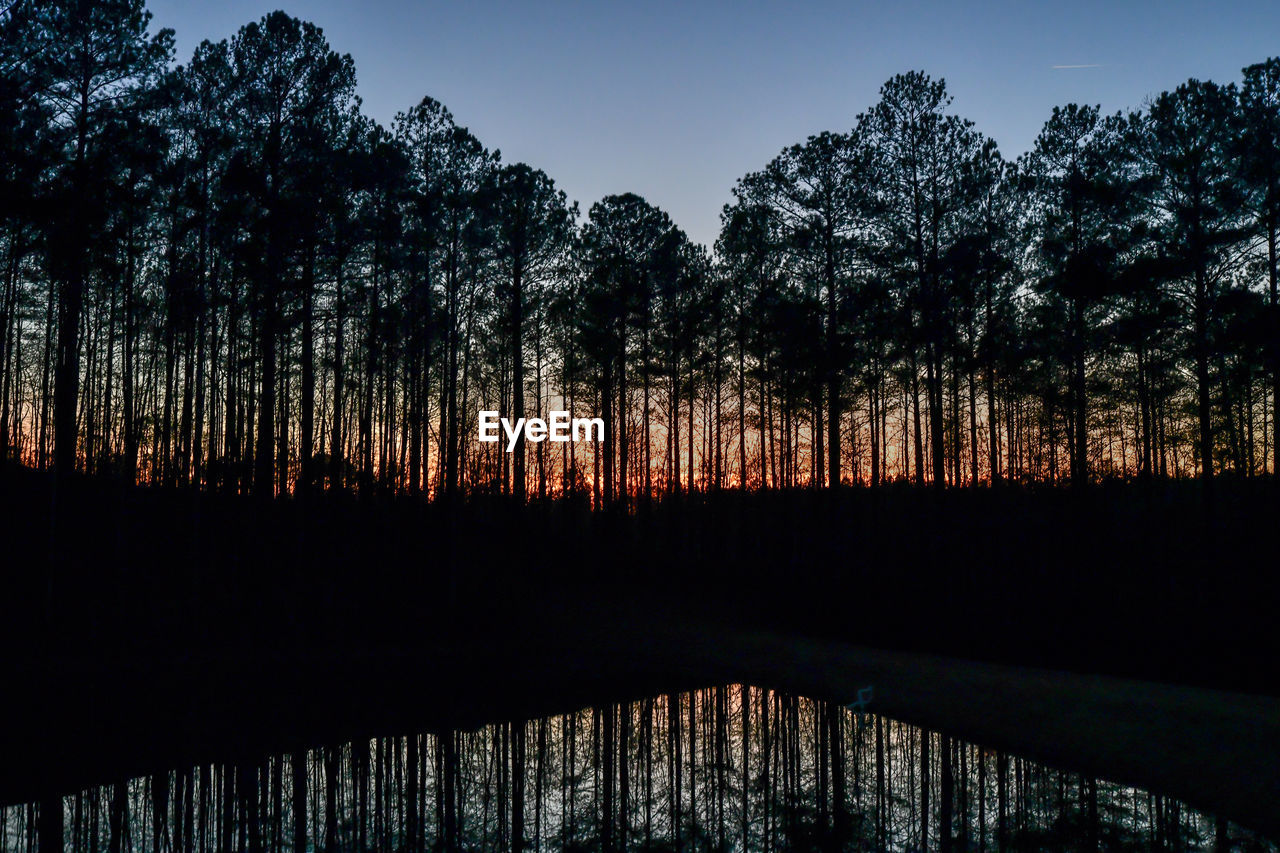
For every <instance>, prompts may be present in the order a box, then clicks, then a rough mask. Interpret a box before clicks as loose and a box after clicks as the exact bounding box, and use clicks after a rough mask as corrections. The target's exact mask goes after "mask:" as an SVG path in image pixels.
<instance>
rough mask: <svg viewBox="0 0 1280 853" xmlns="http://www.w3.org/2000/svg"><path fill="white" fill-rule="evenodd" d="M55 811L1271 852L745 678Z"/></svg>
mask: <svg viewBox="0 0 1280 853" xmlns="http://www.w3.org/2000/svg"><path fill="white" fill-rule="evenodd" d="M63 815H64V833H63V838H64V841H65V849H66V850H68V851H75V853H88V851H109V853H120V852H121V851H154V853H163V852H164V851H200V853H225V851H241V850H246V851H253V853H258V851H263V853H267V852H268V851H269V853H279V851H286V850H288V851H294V850H301V849H306V850H316V851H347V850H358V851H364V850H380V851H408V853H414V852H415V851H434V850H476V851H480V850H524V851H544V850H602V851H623V850H709V851H729V850H925V849H927V850H957V851H959V850H977V851H986V850H1002V849H1007V850H1170V851H1183V850H1241V851H1245V850H1268V851H1271V850H1276V849H1277V847H1276V846H1275V845H1272V844H1270V843H1267V842H1265V841H1263V840H1262V839H1260V838H1258V837H1257V836H1255V835H1253V834H1251V833H1249V832H1248V831H1246V830H1245V829H1243V828H1242V827H1239V826H1237V825H1235V824H1231V823H1228V822H1226V821H1218V820H1215V819H1214V817H1213V816H1211V815H1207V814H1203V813H1201V812H1198V811H1196V810H1195V809H1193V808H1190V807H1188V806H1187V805H1185V804H1183V803H1180V802H1178V801H1176V800H1173V799H1169V798H1166V797H1162V796H1160V795H1158V794H1154V793H1151V792H1148V791H1142V790H1138V789H1135V788H1132V787H1128V786H1124V785H1119V784H1114V783H1111V782H1108V781H1106V780H1102V779H1094V778H1089V777H1085V776H1081V775H1079V774H1074V773H1070V772H1066V771H1062V770H1058V769H1054V768H1052V767H1046V766H1044V765H1043V764H1038V763H1036V762H1033V761H1027V760H1023V759H1022V758H1020V757H1018V756H1015V755H1009V754H1005V753H1001V752H997V751H993V750H989V749H985V748H983V747H982V746H980V745H977V744H972V743H965V742H963V741H959V740H955V739H952V738H950V737H948V736H947V735H945V734H941V733H938V732H928V731H924V730H921V729H919V728H917V727H914V726H911V725H907V724H904V723H900V722H895V721H893V720H889V719H885V718H884V717H880V716H876V715H871V714H863V713H858V712H857V711H856V710H851V709H850V708H848V707H845V706H841V705H836V704H832V703H828V702H819V701H813V700H810V699H806V698H803V697H800V696H795V695H789V694H784V693H779V692H776V691H772V690H766V689H760V688H756V687H750V686H744V685H728V686H720V687H713V688H707V689H704V690H698V691H693V692H689V693H679V694H668V695H661V696H654V697H651V698H646V699H643V700H640V701H637V702H631V703H627V704H620V705H608V706H600V707H591V708H585V709H582V710H580V711H577V712H576V713H571V714H564V715H561V716H556V717H549V718H543V719H536V720H524V721H514V722H506V723H500V724H494V725H489V726H486V727H484V728H481V729H478V730H474V731H455V732H449V733H446V734H437V733H424V734H414V735H408V736H394V737H375V738H371V739H367V740H366V739H361V740H358V741H353V742H347V743H334V744H330V745H324V746H320V747H317V748H315V749H312V750H310V751H309V752H305V753H301V752H298V753H287V754H283V755H274V756H269V757H266V758H264V759H262V760H260V761H257V762H253V763H240V764H236V765H228V764H208V765H200V766H195V767H184V768H180V769H177V770H173V771H171V772H169V773H166V774H158V775H155V776H148V777H141V778H135V779H129V780H121V781H119V782H117V783H114V784H110V785H105V786H101V787H97V788H92V789H89V790H85V791H81V792H78V793H74V794H71V795H69V796H66V797H65V798H64V799H63ZM39 821H40V816H39V806H38V805H37V804H34V803H33V804H26V805H16V806H9V807H7V808H3V809H0V840H2V841H3V850H4V851H6V853H7V851H28V853H30V851H35V850H36V849H38V847H37V835H38V833H37V827H38V826H39ZM55 825H56V824H55Z"/></svg>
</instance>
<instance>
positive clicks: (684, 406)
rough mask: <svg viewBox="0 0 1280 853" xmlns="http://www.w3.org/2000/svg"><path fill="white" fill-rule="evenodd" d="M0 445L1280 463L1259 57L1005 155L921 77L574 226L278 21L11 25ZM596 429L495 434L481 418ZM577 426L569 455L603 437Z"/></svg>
mask: <svg viewBox="0 0 1280 853" xmlns="http://www.w3.org/2000/svg"><path fill="white" fill-rule="evenodd" d="M0 51H2V54H0V63H3V68H4V74H3V80H2V82H0V85H2V87H3V90H2V91H0V128H2V130H0V150H2V151H3V159H4V162H5V164H6V169H5V172H4V177H3V190H2V191H0V199H2V201H0V247H2V248H3V255H2V260H3V268H4V274H3V283H2V285H3V286H2V293H0V297H2V298H0V456H3V457H4V458H5V459H8V460H11V461H16V462H19V463H21V464H23V465H28V466H31V467H35V468H40V469H49V468H55V469H57V470H59V471H62V472H70V471H73V470H75V471H84V472H89V473H93V474H106V475H111V476H114V477H118V478H122V479H124V480H125V481H127V482H134V483H147V484H157V485H189V486H194V487H199V488H203V489H209V490H217V491H225V492H233V493H246V492H250V493H255V494H260V495H271V494H277V495H278V494H284V493H296V492H299V491H311V490H317V489H322V488H323V489H339V490H355V491H358V492H361V493H365V492H370V491H374V490H382V491H393V492H397V493H407V494H420V495H427V496H430V497H438V496H441V495H444V494H451V493H461V492H468V493H469V492H490V491H501V492H504V493H511V494H514V495H517V496H522V497H523V496H529V495H538V496H544V495H562V494H565V493H572V492H588V493H590V494H591V495H592V496H593V499H594V501H595V502H596V503H597V504H603V503H609V502H611V501H622V502H626V501H628V500H630V499H631V498H633V497H635V496H640V495H650V496H652V495H657V494H663V493H675V492H681V491H686V490H702V491H706V490H715V489H721V488H726V487H741V488H749V489H762V488H785V487H793V486H800V485H806V484H810V485H818V484H823V485H832V486H834V485H837V484H840V483H861V484H868V485H873V486H874V485H877V484H880V483H884V482H888V481H894V480H903V481H911V482H916V483H933V484H937V485H939V486H944V485H953V486H960V485H976V484H981V483H995V482H1000V481H1013V482H1058V481H1062V480H1070V481H1074V482H1079V483H1087V482H1092V481H1096V480H1100V479H1111V478H1134V477H1161V478H1163V477H1170V478H1176V477H1191V476H1197V475H1198V476H1202V477H1204V478H1206V479H1208V478H1211V477H1214V476H1216V475H1218V474H1220V473H1224V472H1230V473H1232V474H1233V475H1236V476H1239V477H1251V476H1255V475H1258V474H1261V473H1264V472H1274V470H1275V468H1276V460H1277V459H1278V458H1280V442H1277V440H1276V422H1277V421H1276V418H1275V404H1276V399H1275V397H1276V387H1277V385H1276V383H1277V364H1278V360H1277V343H1276V341H1277V319H1276V318H1277V312H1278V311H1280V307H1277V258H1276V235H1277V227H1280V155H1278V154H1277V152H1278V151H1280V60H1277V59H1272V60H1269V61H1267V62H1264V63H1261V64H1258V65H1254V66H1250V67H1249V68H1247V69H1245V70H1244V72H1243V75H1242V78H1241V80H1240V81H1238V82H1233V83H1229V84H1219V83H1214V82H1209V81H1199V80H1191V81H1188V82H1186V83H1184V84H1182V85H1179V86H1178V87H1177V88H1175V89H1172V90H1171V91H1168V92H1163V93H1160V94H1159V95H1157V96H1155V97H1153V98H1152V99H1151V100H1150V102H1149V103H1148V104H1147V105H1145V106H1144V107H1143V108H1142V109H1141V110H1139V111H1136V112H1131V113H1129V112H1127V113H1118V114H1115V115H1105V114H1102V113H1101V112H1100V111H1099V110H1098V109H1097V108H1095V107H1092V106H1088V105H1075V104H1072V105H1067V106H1065V107H1061V108H1055V109H1054V110H1053V111H1052V113H1051V114H1050V115H1049V116H1047V120H1046V122H1045V125H1044V128H1043V130H1042V132H1041V134H1040V135H1039V137H1038V138H1037V139H1036V141H1035V143H1034V146H1033V147H1032V149H1031V150H1030V151H1028V152H1027V153H1026V154H1024V155H1022V156H1021V157H1018V158H1017V159H1016V160H1007V159H1005V158H1004V157H1003V156H1002V155H1001V153H1000V151H999V149H998V148H997V147H996V144H995V141H994V140H991V139H989V138H987V137H985V136H983V135H982V134H981V132H980V131H979V130H978V129H977V128H975V127H974V126H973V125H972V123H971V122H968V121H966V120H965V119H964V118H963V117H962V115H961V114H960V113H958V112H957V111H956V110H955V109H954V108H953V105H952V99H951V95H950V94H949V92H948V90H947V87H946V84H945V83H944V81H942V80H940V79H934V78H931V77H929V76H928V75H926V74H923V73H920V72H910V73H907V74H903V75H899V76H897V77H894V78H893V79H891V80H889V81H888V82H886V83H885V85H884V86H883V88H882V89H881V92H880V100H879V101H878V102H877V103H875V104H871V105H869V106H868V108H867V110H866V112H864V113H862V114H860V115H857V116H850V118H849V123H850V125H851V129H849V130H841V131H838V132H829V133H822V134H819V135H816V136H813V137H811V138H809V139H808V140H806V141H804V142H802V143H799V144H797V145H795V146H792V147H790V148H787V149H785V150H783V151H781V152H780V153H779V154H778V156H777V157H776V158H775V159H774V160H773V161H772V162H769V163H767V164H762V166H761V168H760V169H759V170H758V171H756V172H752V173H751V174H748V175H746V176H744V177H743V178H742V179H741V180H740V181H739V182H738V183H737V185H736V186H735V187H734V201H733V203H732V204H730V205H728V206H726V207H725V209H724V211H723V215H722V222H723V229H722V232H721V235H720V238H719V239H718V240H717V241H716V244H715V245H714V246H713V247H704V246H699V245H695V244H693V243H692V242H691V241H690V240H689V239H688V238H686V236H685V235H684V233H683V232H682V231H681V230H680V229H679V228H678V227H677V226H676V225H675V224H674V223H673V222H671V220H670V219H669V217H668V216H667V215H666V214H664V213H663V212H662V211H661V210H659V209H657V208H656V207H654V206H653V205H651V204H649V203H648V202H646V201H645V200H644V199H642V198H639V197H637V196H635V195H630V194H627V195H617V196H609V197H607V198H604V199H601V200H599V201H598V202H596V203H594V204H592V205H591V207H590V209H589V210H588V211H587V212H586V215H585V217H583V216H580V211H579V209H578V208H577V206H576V203H574V204H571V203H570V202H569V201H568V200H567V199H566V197H565V195H564V193H563V192H561V191H560V190H558V189H557V188H556V186H555V183H554V181H553V180H552V178H551V177H549V176H548V175H546V174H544V173H543V172H541V171H539V170H537V169H536V168H533V167H531V166H528V165H525V164H522V163H510V164H509V163H504V162H503V161H502V159H501V157H500V156H499V153H498V152H497V151H496V150H491V149H489V148H486V147H485V145H484V144H482V143H481V142H480V141H479V140H477V139H476V138H475V137H474V136H473V135H472V134H471V133H469V132H468V131H467V130H466V129H465V128H463V127H460V126H459V125H457V124H456V123H455V122H454V120H453V118H452V116H451V115H450V113H449V111H448V110H447V109H446V108H445V107H444V106H443V105H442V104H440V103H438V102H437V101H434V100H432V99H431V98H425V99H424V100H423V101H422V102H421V103H419V104H417V105H414V106H407V107H406V109H405V110H404V112H402V113H400V114H398V115H397V116H396V118H395V120H394V122H393V123H392V125H391V127H389V128H387V127H383V126H381V125H379V124H378V123H376V122H375V121H373V120H371V119H370V118H368V117H367V116H365V115H364V114H363V113H362V112H361V109H360V101H359V99H358V98H357V97H356V94H355V82H356V76H355V68H354V65H353V63H352V60H351V58H350V57H349V56H344V55H341V54H339V53H337V52H335V51H334V50H333V49H332V48H331V47H330V45H329V43H328V42H327V41H326V39H325V36H324V34H323V33H322V32H321V31H320V30H319V29H317V28H316V27H314V26H312V25H310V24H307V23H304V22H301V21H298V20H296V19H294V18H291V17H289V16H288V15H286V14H284V13H279V12H278V13H273V14H271V15H268V16H267V17H265V18H263V19H262V20H260V21H256V22H253V23H250V24H247V25H245V26H244V27H243V28H242V29H241V30H240V31H239V32H238V33H237V34H236V35H235V36H233V37H232V38H230V39H229V40H225V41H221V42H216V43H213V42H205V43H203V44H201V45H200V47H198V48H197V49H196V51H195V53H194V55H193V56H191V57H190V58H189V59H187V61H186V62H185V63H183V64H180V65H179V64H175V62H174V59H175V57H174V49H173V39H172V33H171V32H170V31H167V30H160V29H156V28H155V27H154V26H153V23H152V21H151V19H150V16H149V13H147V12H146V11H145V10H144V8H143V4H142V2H141V0H105V2H97V3H88V2H72V0H66V2H61V1H60V2H45V3H34V2H25V0H10V2H7V3H6V4H5V5H4V7H3V11H0ZM553 408H555V409H568V410H572V411H573V412H574V413H575V414H578V415H587V416H601V417H603V418H604V420H605V422H606V424H607V440H606V441H605V442H604V444H603V446H601V447H599V448H596V447H594V446H590V445H583V446H577V445H559V446H554V445H550V444H548V443H546V442H543V443H537V444H534V445H533V446H532V447H530V446H526V444H525V442H524V441H523V440H522V441H521V442H520V443H519V444H518V445H517V447H516V448H515V452H514V453H511V454H508V453H505V452H503V450H502V449H501V447H500V446H499V445H483V444H480V443H478V442H477V441H476V421H475V415H474V413H475V412H477V411H478V410H480V409H493V410H498V411H500V412H501V413H502V414H503V415H504V416H511V417H512V418H513V419H514V417H520V416H527V417H533V416H538V415H542V416H545V415H546V413H547V412H548V411H549V410H550V409H553ZM597 450H598V452H596V451H597Z"/></svg>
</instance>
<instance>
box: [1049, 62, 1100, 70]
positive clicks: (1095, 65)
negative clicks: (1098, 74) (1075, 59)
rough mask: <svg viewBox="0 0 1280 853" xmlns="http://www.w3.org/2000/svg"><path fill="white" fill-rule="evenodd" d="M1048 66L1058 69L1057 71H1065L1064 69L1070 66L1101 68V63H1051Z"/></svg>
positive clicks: (1070, 67)
mask: <svg viewBox="0 0 1280 853" xmlns="http://www.w3.org/2000/svg"><path fill="white" fill-rule="evenodd" d="M1050 67H1051V68H1054V69H1056V70H1058V71H1066V70H1069V69H1072V68H1101V67H1102V63H1100V62H1095V63H1092V64H1090V65H1052V66H1050Z"/></svg>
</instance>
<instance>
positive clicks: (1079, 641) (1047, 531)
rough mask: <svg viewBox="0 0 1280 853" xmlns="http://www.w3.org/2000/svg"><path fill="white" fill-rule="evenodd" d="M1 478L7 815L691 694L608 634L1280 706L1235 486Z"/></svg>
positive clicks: (1262, 559)
mask: <svg viewBox="0 0 1280 853" xmlns="http://www.w3.org/2000/svg"><path fill="white" fill-rule="evenodd" d="M0 483H2V484H0V493H2V500H3V506H2V509H3V512H2V513H0V538H2V540H3V542H4V543H5V550H6V555H7V556H6V560H5V570H4V589H5V594H4V595H3V596H0V631H2V632H3V634H2V636H0V639H2V640H3V643H4V649H5V660H6V662H7V665H6V671H7V673H8V674H7V676H6V677H7V681H8V686H9V690H8V691H7V694H8V696H9V697H10V699H9V700H8V701H6V703H5V709H4V715H5V716H6V719H5V720H3V721H0V722H3V724H4V725H3V732H4V734H3V737H4V741H5V743H4V749H5V752H6V755H8V756H13V757H14V760H13V761H11V762H10V763H9V766H10V767H11V768H15V767H26V768H29V769H31V770H32V773H36V774H38V777H39V778H33V777H32V775H31V773H17V772H7V773H5V774H4V778H3V782H4V785H3V790H0V799H9V800H10V801H12V800H16V799H25V798H29V797H31V796H33V794H34V793H35V792H36V791H43V790H54V789H58V788H65V787H67V786H69V785H73V784H74V785H79V784H87V783H89V782H91V781H102V779H101V778H100V777H101V774H102V773H104V772H106V768H112V769H111V772H113V773H126V772H141V771H142V770H143V769H146V768H147V767H148V766H155V765H156V764H157V763H161V764H162V766H167V765H169V764H174V763H177V760H178V757H177V756H175V755H174V754H173V752H172V749H173V744H175V743H181V744H182V745H183V748H184V750H187V751H188V752H189V753H190V755H189V756H188V755H187V754H186V753H184V754H183V755H182V756H181V759H182V760H186V759H187V758H188V757H192V758H195V757H200V756H208V755H209V751H210V750H214V749H222V750H225V749H227V748H228V745H231V744H234V745H235V746H236V748H238V749H242V750H246V751H250V752H251V751H253V750H256V749H266V748H270V749H277V750H278V749H282V748H288V747H289V746H290V745H291V744H294V743H299V744H303V743H306V744H314V743H316V742H318V741H319V740H323V739H333V738H334V737H339V736H342V735H351V734H357V733H359V732H360V731H363V730H364V729H366V728H367V727H368V726H369V724H370V721H371V720H373V719H377V720H378V723H377V725H378V726H379V727H380V728H382V729H383V730H392V729H394V728H395V727H397V726H401V725H402V726H403V727H404V729H405V730H409V729H411V728H414V727H420V726H445V725H452V724H457V723H466V722H468V721H471V720H478V719H481V718H484V717H485V716H486V715H487V714H491V713H492V710H491V709H492V707H493V706H494V705H495V703H498V704H501V705H502V707H503V708H504V709H509V710H508V711H507V712H508V713H536V712H548V711H552V710H564V709H565V707H566V706H567V705H570V704H572V702H574V701H578V700H579V699H580V700H581V701H598V700H600V699H604V698H625V697H626V696H629V695H643V694H644V693H645V692H649V691H653V690H658V689H675V688H680V687H689V686H696V682H697V681H698V680H699V678H698V676H697V674H695V673H691V672H688V671H674V670H673V671H672V672H669V673H668V672H664V671H662V667H661V666H658V667H650V668H649V669H641V670H637V669H636V668H635V667H629V666H624V665H621V664H620V663H618V662H617V661H616V660H615V659H614V658H613V657H612V656H613V655H617V654H622V653H625V652H619V651H617V650H615V651H614V652H612V653H610V654H608V655H602V653H601V651H600V649H599V648H598V647H596V646H594V645H592V643H591V642H590V639H589V638H590V636H592V635H591V634H590V633H587V634H584V633H582V632H581V631H580V630H579V628H580V626H582V625H584V624H590V625H592V626H594V630H599V626H600V625H601V624H602V622H603V623H604V624H607V620H608V619H610V618H613V617H614V614H618V616H619V617H621V618H624V619H626V620H627V621H628V622H629V623H630V624H632V625H633V626H634V625H637V624H639V625H643V624H644V620H645V619H647V618H653V619H654V620H655V623H658V622H662V623H665V624H673V623H674V624H684V625H693V624H697V625H703V626H716V625H721V626H725V630H726V631H728V630H730V629H733V630H750V631H760V630H769V631H773V632H777V633H780V634H784V635H790V636H797V635H806V636H810V637H814V638H818V639H825V640H841V641H847V642H853V643H859V644H862V645H864V646H871V647H878V648H886V649H898V650H903V651H914V652H928V653H932V654H939V655H946V656H951V657H962V658H969V659H975V660H985V661H991V662H999V663H1006V664H1017V665H1030V666H1037V667H1045V668H1050V669H1058V670H1074V671H1078V672H1091V673H1103V674H1107V675H1113V676H1121V677H1126V678H1142V679H1147V680H1153V681H1164V682H1174V683H1180V684H1184V685H1192V686H1203V687H1212V688H1224V689H1230V690H1235V691H1243V692H1252V693H1260V694H1267V695H1276V694H1277V693H1280V681H1278V680H1277V676H1276V672H1277V667H1276V663H1275V660H1274V655H1273V652H1274V647H1275V643H1274V613H1275V612H1276V605H1277V603H1280V602H1278V598H1280V594H1278V589H1280V587H1278V586H1277V584H1276V583H1275V581H1274V580H1273V579H1272V577H1271V574H1272V568H1273V566H1274V564H1275V560H1274V554H1275V529H1276V528H1275V523H1274V519H1275V518H1276V517H1277V510H1278V509H1280V500H1278V495H1277V489H1276V488H1275V486H1274V485H1273V484H1271V483H1269V482H1261V481H1258V482H1250V483H1244V482H1219V483H1218V484H1216V488H1215V491H1214V494H1213V499H1212V501H1206V500H1205V499H1204V496H1203V494H1202V492H1201V490H1200V487H1199V486H1198V485H1196V484H1191V483H1177V484H1160V485H1148V486H1137V485H1125V486H1120V485H1117V486H1113V487H1101V488H1097V489H1094V490H1090V491H1088V492H1083V493H1075V492H1066V491H1058V490H1052V489H1043V490H1033V491H1028V490H1021V489H1001V490H982V491H975V492H962V491H955V492H946V493H936V494H935V493H932V492H925V491H918V490H911V489H902V490H895V489H889V490H883V491H879V492H868V491H850V492H843V493H839V494H828V493H812V492H803V493H801V492H792V493H785V494H769V495H748V496H740V495H731V494H724V495H719V496H707V497H697V498H685V499H679V500H668V501H664V502H661V503H656V504H653V505H649V506H643V507H639V508H634V509H633V511H632V512H630V513H623V512H611V513H592V512H590V510H589V509H588V508H587V506H586V505H585V504H581V503H573V502H557V503H554V504H548V505H534V506H528V507H523V508H522V507H517V506H514V505H512V504H510V503H507V502H504V501H502V500H498V499H486V500H471V501H469V502H467V503H465V504H462V505H459V506H454V507H445V506H437V505H423V504H422V503H420V502H416V501H412V500H407V499H391V498H387V499H374V500H356V499H353V498H349V497H343V496H336V495H324V496H316V497H313V498H309V499H306V500H298V499H294V500H285V501H277V502H260V501H253V500H249V499H244V498H234V497H226V496H217V495H207V494H199V493H195V492H190V491H163V490H152V489H135V488H126V487H122V486H119V485H117V484H113V483H110V482H106V481H96V480H95V481H73V482H70V483H67V484H64V485H63V486H62V487H61V488H59V489H58V493H57V495H56V496H55V495H54V494H53V487H52V483H51V481H50V480H48V479H47V478H44V477H41V476H38V475H34V474H31V473H29V472H22V471H12V470H11V471H8V472H6V473H5V474H4V475H3V478H2V480H0ZM601 614H607V615H606V616H603V617H602V615H601ZM714 630H715V629H714V627H712V628H711V629H709V631H708V633H706V634H705V636H708V637H709V638H710V639H709V640H708V642H709V643H711V644H712V645H714V643H715V640H714V637H715V633H714ZM636 635H638V636H640V637H643V635H644V634H643V630H640V631H639V632H637V634H636ZM535 649H536V650H539V651H536V652H535ZM534 656H536V658H537V659H536V660H535V659H533V657H534ZM615 663H618V665H616V666H615ZM549 673H554V674H556V675H557V677H556V678H550V677H549ZM748 674H749V673H746V672H742V671H738V672H736V673H735V676H736V677H739V678H743V679H744V680H750V679H747V678H745V676H746V675H748ZM766 675H767V674H766ZM711 677H712V675H710V674H709V675H708V678H711ZM513 691H515V692H518V693H519V694H520V696H521V697H522V698H520V699H517V700H516V701H514V702H513V700H512V696H511V693H512V692H513ZM575 691H576V692H575ZM371 702H372V703H374V704H376V706H377V707H374V708H370V707H369V705H370V703H371ZM146 743H150V744H152V746H151V747H145V748H142V749H141V750H140V747H139V745H140V744H146ZM50 745H53V752H52V753H51V752H50ZM148 750H152V751H154V754H149V753H148ZM24 756H25V757H26V759H27V760H23V757H24ZM51 756H52V757H51ZM39 768H43V769H39Z"/></svg>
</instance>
